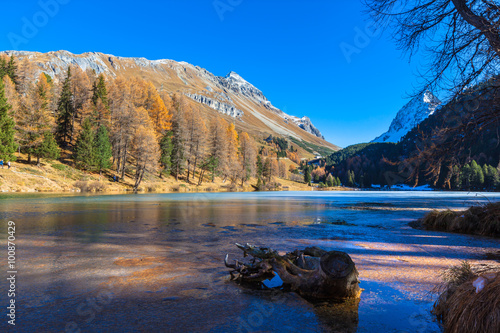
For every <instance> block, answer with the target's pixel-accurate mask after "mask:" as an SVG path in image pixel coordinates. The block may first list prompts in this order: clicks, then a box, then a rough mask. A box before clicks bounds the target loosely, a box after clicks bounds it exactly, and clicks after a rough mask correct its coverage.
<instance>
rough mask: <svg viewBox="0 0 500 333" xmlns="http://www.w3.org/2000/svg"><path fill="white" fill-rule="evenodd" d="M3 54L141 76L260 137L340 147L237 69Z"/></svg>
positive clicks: (51, 70)
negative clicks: (221, 72) (272, 99)
mask: <svg viewBox="0 0 500 333" xmlns="http://www.w3.org/2000/svg"><path fill="white" fill-rule="evenodd" d="M2 53H5V54H7V55H9V56H10V55H12V54H13V55H14V56H15V57H16V58H17V59H18V61H26V60H27V61H29V62H30V63H31V64H33V65H34V66H36V67H37V68H38V69H39V71H43V72H45V73H47V74H48V75H50V76H52V77H53V78H55V79H56V80H58V79H61V78H62V77H63V75H64V74H65V71H66V69H67V68H68V66H79V67H80V68H81V69H82V70H87V69H92V70H94V71H95V72H96V73H97V74H100V73H104V74H105V75H109V76H113V77H116V76H125V77H131V76H136V77H141V78H143V79H146V80H149V81H151V82H153V83H154V84H155V85H156V87H157V88H158V89H161V90H166V91H167V92H172V93H174V92H175V93H182V94H185V95H186V96H187V97H189V98H191V99H192V100H193V101H195V102H197V103H200V107H201V108H202V109H203V110H205V111H206V112H208V113H210V112H214V111H216V112H218V113H220V114H223V115H225V116H226V117H228V118H229V119H228V120H230V121H233V122H234V123H235V125H236V127H237V128H239V129H240V130H244V131H247V132H248V133H250V134H253V135H255V136H258V137H260V138H264V137H267V136H268V135H269V134H272V135H278V136H285V137H293V138H295V139H298V140H302V141H304V142H305V143H309V144H311V145H312V146H321V147H327V148H329V149H332V150H338V149H339V148H338V147H337V146H335V145H334V144H331V143H329V142H327V141H325V140H324V138H323V136H322V135H321V132H320V131H319V130H318V129H317V128H316V127H315V126H314V125H313V124H312V123H311V121H310V119H309V118H308V117H305V116H304V117H302V118H299V117H295V116H291V115H288V114H286V113H284V112H283V111H281V110H280V109H278V108H276V107H274V106H273V105H272V103H271V102H270V101H269V100H268V99H267V98H266V97H265V96H264V94H263V93H262V91H260V90H259V89H257V88H256V87H255V86H253V85H252V84H250V83H249V82H247V81H246V80H244V79H243V78H242V77H241V76H239V75H238V74H236V73H235V72H230V73H229V74H228V75H227V76H225V77H220V76H216V75H214V74H212V73H210V72H209V71H207V70H206V69H203V68H201V67H198V66H194V65H191V64H189V63H186V62H177V61H174V60H166V59H164V60H147V59H145V58H124V57H116V56H113V55H109V54H103V53H96V52H90V53H84V54H80V55H76V54H72V53H70V52H67V51H57V52H48V53H38V52H26V51H5V52H2Z"/></svg>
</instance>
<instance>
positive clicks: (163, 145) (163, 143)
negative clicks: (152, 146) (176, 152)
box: [160, 131, 174, 177]
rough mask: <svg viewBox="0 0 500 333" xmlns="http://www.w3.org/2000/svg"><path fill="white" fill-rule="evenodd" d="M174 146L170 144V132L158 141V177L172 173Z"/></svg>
mask: <svg viewBox="0 0 500 333" xmlns="http://www.w3.org/2000/svg"><path fill="white" fill-rule="evenodd" d="M173 148H174V146H173V144H172V132H171V131H169V132H167V133H166V134H165V135H164V136H163V137H162V138H161V140H160V152H161V153H160V166H161V171H160V177H162V175H163V174H166V175H168V174H170V172H171V171H172V159H171V158H172V150H173Z"/></svg>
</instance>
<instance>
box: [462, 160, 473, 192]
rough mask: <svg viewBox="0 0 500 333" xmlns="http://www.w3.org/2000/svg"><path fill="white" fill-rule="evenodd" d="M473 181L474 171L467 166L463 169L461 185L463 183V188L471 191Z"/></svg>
mask: <svg viewBox="0 0 500 333" xmlns="http://www.w3.org/2000/svg"><path fill="white" fill-rule="evenodd" d="M471 179H472V169H471V167H470V165H469V164H466V165H464V167H463V168H462V174H461V183H462V187H463V188H464V189H465V190H468V189H470V186H471Z"/></svg>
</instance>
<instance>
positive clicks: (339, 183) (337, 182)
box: [335, 177, 342, 186]
mask: <svg viewBox="0 0 500 333" xmlns="http://www.w3.org/2000/svg"><path fill="white" fill-rule="evenodd" d="M335 180H336V184H337V185H336V186H342V183H341V182H340V178H339V177H337V178H335Z"/></svg>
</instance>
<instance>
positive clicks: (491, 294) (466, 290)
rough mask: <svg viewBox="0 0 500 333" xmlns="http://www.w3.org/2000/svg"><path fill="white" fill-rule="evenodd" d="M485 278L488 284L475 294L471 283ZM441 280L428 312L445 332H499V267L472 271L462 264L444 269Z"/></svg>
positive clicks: (471, 268)
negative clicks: (431, 309) (438, 293)
mask: <svg viewBox="0 0 500 333" xmlns="http://www.w3.org/2000/svg"><path fill="white" fill-rule="evenodd" d="M492 273H493V274H492ZM485 275H486V276H489V277H490V279H489V283H488V284H486V286H485V287H484V289H483V290H481V291H480V292H479V293H476V288H475V287H474V286H473V282H474V281H475V280H476V279H477V278H478V277H480V276H485ZM443 280H444V282H443V284H441V285H440V286H439V287H438V289H437V290H436V291H438V292H440V296H439V298H438V300H437V301H436V303H435V304H434V308H433V311H432V312H433V314H434V315H436V317H437V318H438V320H440V321H441V322H442V323H443V326H444V331H445V332H446V333H458V332H468V333H475V332H477V333H487V332H500V267H498V266H497V267H491V266H488V267H482V268H477V267H476V268H474V267H471V266H470V264H469V263H467V262H463V263H462V264H461V265H460V266H454V267H451V268H449V269H448V270H446V271H445V272H444V273H443Z"/></svg>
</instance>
